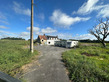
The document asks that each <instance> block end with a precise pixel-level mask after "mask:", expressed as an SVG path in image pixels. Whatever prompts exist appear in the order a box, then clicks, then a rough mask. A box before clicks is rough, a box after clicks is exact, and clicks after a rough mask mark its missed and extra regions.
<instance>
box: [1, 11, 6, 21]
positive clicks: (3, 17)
mask: <svg viewBox="0 0 109 82" xmlns="http://www.w3.org/2000/svg"><path fill="white" fill-rule="evenodd" d="M0 19H4V20H7V17H6V16H5V15H4V14H3V13H2V12H0Z"/></svg>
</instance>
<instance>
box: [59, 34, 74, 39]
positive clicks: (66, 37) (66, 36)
mask: <svg viewBox="0 0 109 82" xmlns="http://www.w3.org/2000/svg"><path fill="white" fill-rule="evenodd" d="M57 35H58V37H59V38H60V39H72V38H73V36H72V34H69V33H58V34H57Z"/></svg>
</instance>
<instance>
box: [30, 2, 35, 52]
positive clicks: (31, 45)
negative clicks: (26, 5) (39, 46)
mask: <svg viewBox="0 0 109 82" xmlns="http://www.w3.org/2000/svg"><path fill="white" fill-rule="evenodd" d="M33 4H34V3H33V0H31V30H30V51H31V52H32V53H33Z"/></svg>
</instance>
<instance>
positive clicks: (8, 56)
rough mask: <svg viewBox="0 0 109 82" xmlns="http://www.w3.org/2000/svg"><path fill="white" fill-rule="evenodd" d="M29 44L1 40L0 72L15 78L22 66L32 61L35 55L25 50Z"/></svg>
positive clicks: (21, 41)
mask: <svg viewBox="0 0 109 82" xmlns="http://www.w3.org/2000/svg"><path fill="white" fill-rule="evenodd" d="M28 44H29V42H28V41H24V40H0V70H1V71H3V72H5V73H7V74H9V75H11V76H13V75H15V74H16V73H17V72H19V70H17V69H18V68H20V67H21V66H22V65H24V64H27V63H29V62H30V61H31V58H32V57H33V56H34V55H37V54H38V52H37V51H35V52H34V54H32V53H30V52H29V49H27V48H25V47H26V46H27V45H28Z"/></svg>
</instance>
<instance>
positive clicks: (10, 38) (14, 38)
mask: <svg viewBox="0 0 109 82" xmlns="http://www.w3.org/2000/svg"><path fill="white" fill-rule="evenodd" d="M1 40H25V39H23V38H16V37H6V38H2V39H1Z"/></svg>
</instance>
